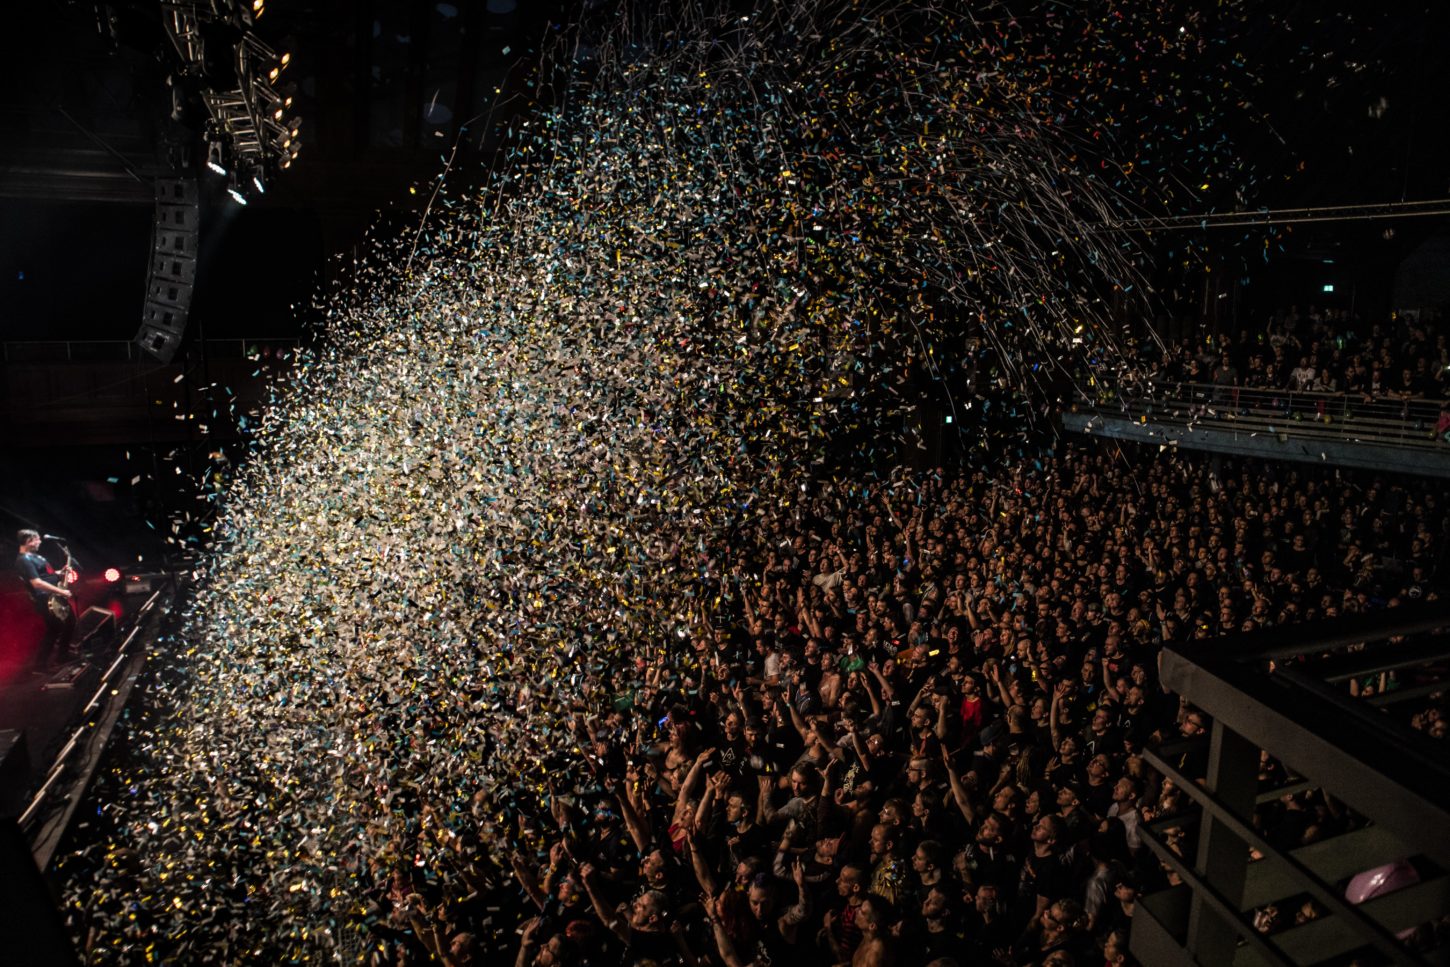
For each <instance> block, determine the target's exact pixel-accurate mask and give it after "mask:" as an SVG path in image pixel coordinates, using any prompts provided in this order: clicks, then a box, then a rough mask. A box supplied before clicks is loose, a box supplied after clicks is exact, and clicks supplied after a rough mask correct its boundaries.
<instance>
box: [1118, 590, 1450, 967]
mask: <svg viewBox="0 0 1450 967" xmlns="http://www.w3.org/2000/svg"><path fill="white" fill-rule="evenodd" d="M1447 627H1450V607H1447V605H1446V603H1445V602H1443V601H1442V602H1431V603H1427V604H1419V605H1414V606H1405V607H1403V608H1396V609H1393V610H1391V611H1387V612H1378V613H1376V614H1373V615H1366V616H1357V617H1355V618H1351V619H1344V620H1341V621H1337V622H1320V623H1317V624H1312V625H1301V626H1297V627H1294V628H1288V629H1286V628H1275V629H1267V630H1264V631H1260V632H1254V633H1251V634H1247V635H1242V636H1240V637H1238V638H1235V639H1224V640H1221V641H1216V642H1212V643H1199V644H1197V645H1195V646H1192V647H1190V646H1169V647H1167V648H1165V650H1164V652H1163V661H1162V667H1163V682H1164V685H1165V686H1166V687H1168V688H1171V689H1173V690H1174V691H1175V692H1177V693H1178V694H1179V695H1181V696H1183V697H1184V698H1186V699H1187V700H1188V701H1189V702H1191V703H1193V705H1194V706H1196V707H1197V708H1199V709H1202V710H1203V712H1205V713H1206V714H1208V715H1210V716H1212V719H1213V721H1212V728H1211V731H1210V734H1209V736H1208V738H1207V739H1206V740H1205V739H1203V738H1198V739H1190V740H1185V741H1182V742H1179V743H1170V744H1167V745H1165V746H1163V747H1160V748H1158V749H1154V750H1149V751H1147V752H1146V753H1145V759H1146V761H1147V762H1148V764H1149V765H1150V766H1151V767H1152V768H1153V769H1155V770H1156V771H1157V772H1158V773H1159V774H1160V775H1162V776H1164V777H1165V778H1167V779H1168V780H1170V781H1171V782H1172V783H1173V784H1174V785H1175V786H1176V787H1177V788H1178V789H1179V790H1181V791H1182V793H1183V794H1184V796H1185V798H1186V801H1187V802H1188V806H1187V808H1185V809H1183V810H1180V811H1177V812H1175V813H1173V814H1172V815H1165V816H1161V817H1155V818H1154V820H1153V821H1152V822H1151V823H1148V824H1147V825H1146V826H1145V827H1144V833H1145V842H1147V844H1148V845H1149V846H1150V847H1151V848H1152V850H1153V852H1154V853H1155V854H1156V855H1157V857H1158V859H1159V860H1160V861H1161V863H1162V864H1163V866H1164V867H1165V868H1166V870H1168V871H1169V873H1170V875H1171V879H1172V881H1176V882H1174V885H1172V886H1170V887H1169V888H1168V889H1166V890H1161V891H1159V892H1157V893H1151V894H1149V895H1146V896H1144V897H1143V898H1142V901H1141V902H1140V904H1139V907H1138V911H1137V912H1136V913H1135V915H1134V918H1133V930H1132V939H1131V943H1132V947H1133V950H1134V952H1135V953H1136V955H1137V956H1138V958H1139V959H1140V960H1141V961H1142V962H1144V963H1149V964H1182V965H1190V964H1199V965H1204V967H1210V965H1212V967H1218V965H1235V967H1250V965H1274V967H1288V965H1296V967H1297V965H1310V964H1321V963H1334V964H1341V963H1343V964H1348V963H1351V962H1353V963H1366V964H1371V963H1373V964H1381V963H1385V964H1404V965H1425V964H1437V963H1440V964H1442V963H1445V962H1446V958H1447V954H1450V949H1447V945H1446V944H1445V943H1444V941H1443V936H1442V935H1440V934H1439V933H1437V931H1436V930H1435V929H1434V928H1433V925H1435V924H1437V923H1439V922H1441V921H1443V920H1444V918H1445V917H1446V915H1447V913H1450V875H1447V869H1450V754H1447V746H1446V745H1445V740H1443V739H1439V740H1437V739H1432V738H1430V737H1429V736H1427V735H1426V734H1425V733H1424V732H1422V731H1419V730H1417V729H1414V728H1410V727H1409V726H1408V722H1409V719H1410V714H1409V712H1410V710H1411V709H1413V708H1415V707H1416V704H1417V703H1418V704H1425V702H1426V700H1428V699H1430V698H1431V697H1432V696H1435V695H1437V694H1440V693H1443V692H1444V691H1445V690H1446V688H1447V685H1450V635H1447V634H1446V630H1445V629H1446V628H1447ZM1352 680H1358V681H1378V682H1385V681H1387V680H1390V681H1393V683H1394V684H1396V685H1399V686H1401V687H1389V688H1386V689H1385V690H1380V689H1377V688H1376V689H1374V692H1375V694H1374V695H1373V696H1372V697H1366V696H1365V694H1364V691H1363V690H1361V689H1356V688H1351V687H1350V686H1349V682H1350V681H1352ZM1356 692H1358V693H1359V694H1356ZM1261 750H1262V751H1263V752H1266V753H1268V755H1269V756H1271V757H1273V759H1274V760H1276V761H1277V762H1279V763H1282V765H1283V767H1284V772H1283V773H1282V775H1283V776H1284V778H1283V779H1282V780H1280V781H1277V782H1273V783H1266V782H1263V781H1261V779H1260V752H1261ZM1310 789H1317V790H1322V791H1323V793H1324V794H1325V795H1326V796H1328V797H1331V799H1332V801H1333V802H1334V803H1337V804H1339V807H1340V809H1341V812H1342V815H1343V816H1344V817H1347V821H1346V822H1345V823H1343V825H1342V826H1341V827H1340V828H1339V829H1337V830H1335V834H1334V835H1330V836H1327V837H1324V838H1319V839H1317V840H1314V841H1310V842H1306V843H1303V844H1301V845H1295V846H1292V847H1287V848H1280V847H1276V846H1275V845H1273V844H1271V843H1270V842H1269V841H1268V839H1267V838H1266V836H1265V835H1264V833H1263V829H1262V823H1261V822H1259V821H1258V820H1262V819H1263V818H1264V816H1263V814H1262V813H1261V812H1260V811H1261V810H1263V809H1265V808H1267V807H1269V806H1270V805H1271V804H1273V803H1275V801H1276V800H1278V799H1279V797H1281V796H1289V795H1294V794H1297V793H1301V792H1303V791H1305V790H1310ZM1372 870H1381V871H1387V870H1394V871H1396V872H1395V876H1396V878H1397V880H1398V882H1397V883H1392V886H1394V887H1398V888H1392V889H1384V890H1381V891H1380V892H1379V893H1378V894H1377V895H1363V894H1358V893H1357V892H1356V891H1355V890H1352V889H1349V888H1348V887H1349V886H1350V884H1351V881H1352V880H1353V879H1354V878H1355V877H1356V875H1359V874H1364V873H1366V872H1369V871H1372ZM1276 906H1277V907H1279V908H1282V909H1286V910H1287V911H1288V915H1287V916H1285V917H1284V918H1283V919H1282V920H1281V921H1278V922H1277V923H1276V922H1273V921H1272V920H1271V919H1270V917H1269V916H1268V911H1269V909H1270V908H1271V907H1276ZM1296 909H1308V910H1311V911H1312V914H1313V915H1312V916H1304V917H1302V918H1299V919H1297V920H1296V918H1295V917H1294V911H1295V910H1296Z"/></svg>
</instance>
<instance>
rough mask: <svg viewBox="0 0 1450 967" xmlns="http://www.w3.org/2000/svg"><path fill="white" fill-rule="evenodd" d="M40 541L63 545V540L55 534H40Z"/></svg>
mask: <svg viewBox="0 0 1450 967" xmlns="http://www.w3.org/2000/svg"><path fill="white" fill-rule="evenodd" d="M40 539H41V540H43V541H60V543H62V544H64V543H65V538H64V537H61V536H59V535H57V534H42V535H40Z"/></svg>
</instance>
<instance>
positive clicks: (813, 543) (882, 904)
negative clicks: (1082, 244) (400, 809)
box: [370, 445, 1447, 967]
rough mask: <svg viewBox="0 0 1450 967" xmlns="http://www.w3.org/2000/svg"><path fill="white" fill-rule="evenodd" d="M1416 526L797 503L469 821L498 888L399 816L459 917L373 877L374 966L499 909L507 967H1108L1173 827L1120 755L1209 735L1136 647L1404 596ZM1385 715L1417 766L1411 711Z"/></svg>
mask: <svg viewBox="0 0 1450 967" xmlns="http://www.w3.org/2000/svg"><path fill="white" fill-rule="evenodd" d="M1446 521H1447V519H1446V515H1445V507H1444V501H1443V497H1442V496H1440V495H1439V493H1438V491H1437V488H1436V487H1434V486H1433V485H1429V484H1423V485H1422V484H1417V483H1412V482H1400V481H1387V480H1383V479H1379V478H1369V477H1365V478H1360V477H1354V476H1350V475H1343V476H1341V475H1340V474H1339V473H1336V472H1335V471H1333V470H1327V471H1320V470H1299V469H1289V468H1285V467H1282V466H1278V467H1276V466H1268V465H1262V464H1251V463H1238V464H1233V465H1231V466H1229V467H1228V468H1226V469H1224V468H1222V467H1219V468H1217V469H1215V468H1214V465H1211V463H1210V461H1208V460H1207V459H1205V458H1202V457H1194V456H1171V457H1169V456H1160V455H1157V454H1156V453H1149V452H1147V451H1136V450H1123V449H1118V448H1115V447H1114V448H1111V449H1109V448H1107V447H1101V448H1099V447H1094V446H1091V445H1089V446H1077V445H1072V446H1065V447H1062V448H1060V449H1059V450H1057V451H1056V453H1055V454H1052V455H1049V456H1046V457H1043V458H1041V459H1036V460H1033V459H1025V460H1023V461H1022V462H1021V463H1019V464H1018V465H1016V466H1013V467H1010V468H1007V469H1005V470H1003V471H1002V472H1001V473H1000V474H995V475H994V474H988V473H987V472H984V471H977V472H970V473H963V474H957V475H953V474H946V473H944V472H940V471H938V472H935V473H930V474H926V475H922V476H912V477H907V476H900V477H897V478H895V479H893V480H892V481H888V482H882V483H875V484H866V483H850V482H840V483H835V484H824V485H821V486H820V488H819V489H818V490H817V491H816V492H814V493H812V494H810V495H809V499H808V500H807V501H806V502H804V504H803V505H802V506H800V507H797V508H795V509H793V510H791V511H784V510H782V511H779V512H777V513H775V514H774V515H767V517H766V519H765V521H764V523H763V524H761V525H760V526H759V528H758V529H755V530H753V531H752V532H751V533H748V534H740V535H738V536H737V539H736V540H735V541H734V542H732V545H731V546H730V547H729V548H724V549H721V550H720V551H719V567H718V569H717V570H716V571H715V572H714V573H716V574H718V576H719V588H718V591H719V595H720V599H721V602H722V603H721V611H722V613H724V614H727V615H730V616H731V620H716V621H714V622H711V623H710V624H709V625H708V626H707V627H705V628H704V629H703V630H702V632H701V633H700V634H698V635H697V636H696V637H695V638H694V639H693V641H692V642H691V646H692V647H691V649H690V652H691V653H692V654H693V656H694V660H693V661H682V662H680V663H679V664H678V666H677V667H661V666H659V665H650V664H647V663H646V662H645V661H644V660H643V659H641V660H640V661H639V662H635V663H630V662H620V663H617V664H616V665H615V666H614V667H612V668H611V669H609V670H608V671H607V672H605V673H603V674H602V675H600V676H599V680H598V681H596V682H595V683H594V685H595V688H594V689H593V691H594V693H595V694H596V695H598V696H599V697H600V704H599V707H595V708H582V707H581V708H579V709H578V712H577V714H576V715H575V717H574V718H573V719H572V720H571V721H568V722H563V723H559V725H560V734H561V735H562V736H563V737H564V738H563V739H562V741H561V742H560V743H559V749H558V751H557V753H556V755H557V756H558V757H560V758H561V759H569V758H572V759H574V760H577V763H578V764H579V765H580V766H581V771H582V772H583V773H584V774H586V775H588V776H590V777H592V780H591V781H589V782H587V783H584V784H581V785H580V786H579V787H577V788H572V789H560V788H552V787H550V788H547V789H541V790H539V792H538V794H537V795H536V796H526V795H523V794H520V793H519V792H518V791H517V790H515V791H511V792H509V793H508V794H507V795H505V794H503V793H502V792H497V793H489V792H483V791H481V792H480V793H479V795H478V797H477V798H476V800H475V804H474V806H475V816H476V817H487V818H490V819H491V820H496V821H498V822H497V823H495V824H492V825H496V826H497V827H499V828H502V829H504V830H505V831H506V837H505V838H506V839H507V840H508V842H509V846H508V848H507V849H504V850H502V851H503V852H505V853H507V854H508V855H509V856H510V860H509V865H510V867H511V871H510V872H511V877H510V878H509V880H508V882H507V883H505V884H503V885H502V888H501V889H495V890H492V891H490V890H489V889H487V886H486V881H487V880H488V877H487V875H486V873H485V872H484V871H485V869H486V867H487V865H488V864H487V862H486V860H484V859H483V853H484V852H485V851H480V850H478V849H477V847H476V846H471V845H467V844H466V843H465V839H466V838H465V837H458V836H457V834H456V833H455V832H454V830H455V829H456V828H457V821H456V817H455V818H454V819H453V820H451V821H450V823H449V824H444V823H443V822H441V821H440V817H438V816H436V815H434V814H433V813H432V812H431V808H430V806H429V805H428V804H427V803H422V804H420V807H421V808H420V813H419V815H420V821H419V824H418V835H419V837H421V838H425V839H427V838H430V837H438V838H443V837H451V838H452V839H456V840H457V843H456V845H455V846H454V848H453V852H454V853H455V854H456V855H457V856H458V859H459V866H460V868H461V869H463V871H464V874H465V876H464V880H465V881H467V882H470V883H473V884H474V885H475V889H474V892H473V893H472V894H471V895H469V896H466V897H462V896H457V895H450V894H449V893H448V890H447V889H446V888H445V887H443V886H441V885H440V884H443V883H445V882H446V881H447V879H448V878H447V877H444V876H442V875H441V874H435V871H431V870H422V869H419V868H418V867H417V865H416V864H412V863H408V862H403V863H400V864H398V865H397V866H396V867H394V868H392V869H388V870H380V871H379V877H380V886H379V889H378V892H377V894H376V896H375V897H374V898H373V905H372V907H371V908H370V909H371V913H370V915H371V916H372V917H373V922H374V925H375V927H374V929H375V932H376V933H377V935H378V936H379V938H380V946H379V953H378V959H379V962H389V963H392V962H409V961H410V958H416V959H417V960H419V961H422V960H424V959H426V958H427V957H428V956H429V954H430V953H431V955H432V956H433V957H436V958H437V959H439V960H441V961H442V962H444V963H447V964H463V963H467V962H469V961H470V960H472V959H473V958H474V957H475V956H476V954H477V953H478V952H480V951H481V950H482V949H483V948H485V947H491V946H492V944H489V943H487V942H485V941H484V940H482V939H481V938H482V937H483V936H484V935H485V934H487V933H488V932H489V931H490V930H493V931H495V932H496V931H498V930H499V924H500V922H502V920H503V919H507V918H509V917H510V916H511V914H510V910H517V907H513V906H510V905H509V902H508V897H509V895H510V894H512V897H513V899H514V900H516V901H517V902H518V903H519V904H521V905H522V907H523V908H524V913H525V919H523V920H522V922H521V923H520V927H519V931H520V932H519V933H518V944H519V945H518V948H517V951H516V963H517V964H518V965H520V967H524V965H561V964H614V963H624V964H641V965H642V964H661V965H663V964H725V965H732V967H733V965H747V964H756V965H761V964H781V963H787V962H790V963H797V964H802V965H805V964H841V963H850V964H892V963H894V964H933V965H937V967H945V965H951V964H957V965H975V964H983V965H989V964H1023V965H1027V964H1031V965H1058V967H1061V965H1074V964H1075V965H1082V964H1089V963H1106V964H1124V963H1130V962H1131V961H1132V958H1131V956H1130V954H1129V952H1128V948H1127V935H1128V931H1129V928H1130V925H1131V923H1132V918H1133V915H1134V909H1135V905H1136V903H1137V900H1138V897H1139V896H1140V895H1141V894H1142V893H1143V892H1144V891H1152V890H1155V889H1158V888H1160V887H1161V886H1162V885H1164V884H1166V883H1167V882H1169V876H1170V874H1169V873H1168V872H1167V870H1166V868H1165V867H1164V865H1163V864H1161V863H1160V862H1159V860H1158V859H1157V858H1156V857H1155V856H1154V854H1153V853H1152V851H1151V850H1150V849H1148V848H1147V847H1146V846H1145V845H1144V843H1143V837H1142V826H1143V824H1145V823H1148V822H1151V821H1154V820H1157V819H1160V818H1164V817H1169V816H1172V815H1174V814H1175V813H1176V812H1178V811H1180V810H1182V809H1184V808H1185V807H1186V805H1187V801H1186V799H1185V797H1184V796H1183V794H1182V793H1181V791H1180V790H1178V789H1176V788H1174V787H1173V785H1172V783H1171V782H1166V781H1164V780H1163V779H1162V778H1161V777H1159V776H1157V775H1156V774H1154V772H1153V771H1152V770H1151V769H1150V768H1149V767H1148V766H1147V765H1146V764H1145V761H1144V759H1143V757H1142V752H1143V750H1144V749H1145V748H1147V747H1154V746H1156V745H1158V744H1160V743H1163V742H1164V741H1166V740H1169V739H1173V738H1177V737H1184V738H1192V737H1194V736H1203V735H1205V730H1206V729H1207V728H1208V727H1209V725H1210V723H1209V721H1208V720H1207V717H1206V716H1205V715H1204V714H1203V713H1202V712H1201V711H1200V710H1198V709H1196V708H1194V707H1192V706H1189V705H1187V704H1185V703H1184V702H1183V701H1181V700H1179V699H1178V698H1177V697H1175V696H1173V695H1172V694H1169V693H1168V692H1166V691H1165V690H1164V689H1163V688H1161V687H1160V685H1159V683H1158V679H1157V674H1158V669H1157V662H1156V656H1157V654H1158V652H1159V649H1160V647H1161V646H1162V644H1163V643H1165V642H1180V641H1186V640H1190V639H1195V638H1208V637H1214V636H1219V635H1227V634H1233V633H1235V632H1239V631H1244V630H1249V629H1253V628H1258V627H1264V626H1269V625H1277V624H1285V623H1291V622H1296V621H1304V620H1310V619H1314V618H1324V617H1333V616H1336V615H1344V614H1350V613H1359V612H1365V611H1370V610H1373V609H1379V608H1384V607H1389V606H1394V605H1395V604H1396V603H1398V602H1403V601H1407V600H1410V599H1418V598H1427V597H1431V596H1433V595H1435V594H1437V593H1438V591H1437V588H1438V585H1439V579H1440V578H1442V577H1443V574H1444V569H1443V564H1442V558H1443V548H1444V547H1445V541H1446V530H1445V528H1446ZM1398 684H1399V683H1398V682H1397V681H1396V680H1395V676H1394V674H1393V673H1390V674H1388V675H1386V676H1377V677H1376V678H1374V679H1366V680H1364V681H1354V682H1352V683H1350V684H1349V685H1348V687H1349V689H1350V690H1351V691H1352V692H1353V693H1355V694H1359V695H1367V694H1373V693H1374V692H1376V691H1378V690H1383V689H1387V688H1395V687H1398ZM1407 704H1414V705H1415V707H1414V708H1412V709H1410V710H1409V711H1407V712H1406V713H1405V714H1406V715H1407V716H1412V719H1411V720H1410V722H1409V724H1413V725H1414V726H1415V727H1417V728H1421V729H1423V730H1424V731H1426V732H1427V733H1429V734H1431V735H1434V736H1436V737H1443V736H1444V734H1445V728H1446V718H1447V716H1446V711H1447V710H1446V708H1445V706H1444V703H1443V697H1441V696H1433V697H1431V698H1429V699H1425V700H1422V701H1420V702H1419V703H1417V704H1416V703H1407ZM1185 768H1189V769H1191V768H1192V766H1189V765H1186V766H1185ZM1284 772H1285V769H1284V766H1283V765H1282V764H1281V763H1277V762H1275V761H1274V760H1273V759H1271V758H1268V757H1266V758H1265V760H1264V763H1263V777H1262V778H1263V780H1264V782H1265V783H1271V782H1282V781H1283V778H1284ZM527 784H528V777H521V785H522V786H527ZM1256 821H1257V822H1258V823H1259V825H1260V827H1261V829H1262V831H1263V834H1264V835H1265V837H1266V838H1267V839H1269V840H1270V841H1271V842H1273V843H1274V844H1275V845H1278V846H1283V847H1293V846H1297V845H1300V844H1307V843H1311V842H1315V841H1318V840H1321V839H1323V838H1326V837H1329V836H1332V835H1335V834H1336V833H1338V832H1341V831H1344V830H1347V829H1349V828H1353V826H1354V824H1355V823H1356V822H1358V820H1357V819H1356V818H1355V816H1354V815H1353V814H1352V813H1351V812H1350V811H1348V810H1347V809H1345V808H1344V807H1343V806H1342V805H1341V804H1339V803H1337V802H1336V801H1335V800H1333V799H1332V798H1331V797H1329V796H1327V795H1325V794H1323V793H1322V792H1321V791H1319V790H1309V791H1303V792H1295V793H1291V794H1289V795H1285V796H1283V797H1282V798H1281V799H1279V800H1276V801H1273V802H1271V803H1270V804H1268V805H1266V806H1264V807H1263V808H1262V809H1261V811H1260V813H1259V815H1258V816H1257V817H1256ZM1171 842H1172V839H1171V837H1170V843H1171ZM494 845H495V847H497V846H499V843H497V842H496V843H495V844H494ZM419 852H420V855H421V851H419ZM403 855H404V856H407V855H408V853H406V852H405V853H404V854H403ZM500 896H503V897H504V898H505V900H504V901H503V902H502V909H500V900H499V897H500ZM1316 915H1318V911H1317V909H1316V908H1315V907H1314V905H1313V904H1312V903H1308V904H1305V905H1304V906H1302V907H1300V908H1297V909H1292V910H1289V909H1286V910H1284V911H1279V910H1278V909H1276V908H1266V909H1264V910H1261V911H1259V913H1258V918H1257V922H1258V923H1259V924H1260V925H1261V926H1260V928H1261V929H1263V930H1265V931H1271V930H1277V929H1280V928H1282V927H1284V926H1288V925H1292V924H1293V923H1294V922H1302V921H1303V919H1305V918H1308V917H1313V916H1316ZM495 935H497V933H496V934H495ZM503 935H504V936H507V932H506V931H505V932H504V934H503Z"/></svg>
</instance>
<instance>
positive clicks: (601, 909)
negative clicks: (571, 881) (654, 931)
mask: <svg viewBox="0 0 1450 967" xmlns="http://www.w3.org/2000/svg"><path fill="white" fill-rule="evenodd" d="M579 879H580V880H581V881H583V883H584V892H585V894H586V895H588V897H589V903H590V904H591V905H592V906H593V907H594V915H595V916H596V917H598V918H599V922H600V923H602V924H604V926H605V927H606V928H608V930H609V932H610V933H612V934H614V935H615V936H616V937H618V938H619V939H620V940H622V941H624V942H625V943H629V939H630V937H632V936H633V935H634V931H633V929H632V928H631V927H630V925H629V920H628V919H626V918H624V917H621V916H619V915H618V914H617V913H615V912H614V911H613V910H611V909H609V908H608V907H606V906H605V905H604V901H603V900H601V899H600V898H599V892H598V884H597V883H596V881H597V880H598V876H597V874H596V871H595V869H594V864H593V863H585V864H584V865H582V866H580V867H579Z"/></svg>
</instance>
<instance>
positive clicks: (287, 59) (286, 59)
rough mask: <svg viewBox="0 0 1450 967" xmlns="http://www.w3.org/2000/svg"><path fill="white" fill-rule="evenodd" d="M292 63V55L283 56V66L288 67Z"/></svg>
mask: <svg viewBox="0 0 1450 967" xmlns="http://www.w3.org/2000/svg"><path fill="white" fill-rule="evenodd" d="M290 63H292V55H291V53H284V54H283V55H282V66H283V67H286V66H287V65H288V64H290Z"/></svg>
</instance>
